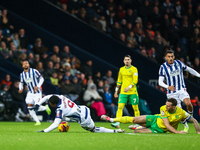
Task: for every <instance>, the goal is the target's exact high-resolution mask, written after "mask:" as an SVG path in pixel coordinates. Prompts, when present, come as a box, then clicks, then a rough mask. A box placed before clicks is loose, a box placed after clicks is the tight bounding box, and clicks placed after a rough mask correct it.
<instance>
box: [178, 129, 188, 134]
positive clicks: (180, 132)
mask: <svg viewBox="0 0 200 150" xmlns="http://www.w3.org/2000/svg"><path fill="white" fill-rule="evenodd" d="M178 133H179V134H186V133H187V132H185V131H183V130H182V131H179V132H178Z"/></svg>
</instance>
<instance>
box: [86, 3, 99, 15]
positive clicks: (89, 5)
mask: <svg viewBox="0 0 200 150" xmlns="http://www.w3.org/2000/svg"><path fill="white" fill-rule="evenodd" d="M86 12H87V16H88V18H89V19H92V18H93V17H94V16H97V13H96V11H95V9H94V8H93V4H92V2H90V1H89V2H88V3H87V7H86Z"/></svg>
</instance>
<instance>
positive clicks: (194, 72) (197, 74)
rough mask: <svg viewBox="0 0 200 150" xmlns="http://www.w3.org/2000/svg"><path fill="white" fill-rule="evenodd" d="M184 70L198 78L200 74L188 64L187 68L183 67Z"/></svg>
mask: <svg viewBox="0 0 200 150" xmlns="http://www.w3.org/2000/svg"><path fill="white" fill-rule="evenodd" d="M185 71H187V72H189V73H190V74H192V75H194V76H196V77H198V78H200V74H199V73H198V72H197V71H196V70H194V69H192V68H190V67H188V66H187V68H186V69H185Z"/></svg>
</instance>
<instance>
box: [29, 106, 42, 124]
mask: <svg viewBox="0 0 200 150" xmlns="http://www.w3.org/2000/svg"><path fill="white" fill-rule="evenodd" d="M30 108H31V107H28V111H29V114H30V116H31V117H32V118H33V119H34V120H35V121H36V122H40V121H39V119H38V117H37V115H36V113H35V111H34V110H30Z"/></svg>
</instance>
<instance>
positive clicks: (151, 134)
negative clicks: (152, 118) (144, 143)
mask: <svg viewBox="0 0 200 150" xmlns="http://www.w3.org/2000/svg"><path fill="white" fill-rule="evenodd" d="M125 134H128V135H134V136H135V135H136V136H167V137H169V136H171V137H173V136H174V135H173V134H165V133H163V134H156V133H150V134H144V133H141V134H139V133H125ZM179 135H181V136H184V137H185V136H187V137H194V136H191V135H187V134H179Z"/></svg>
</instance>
